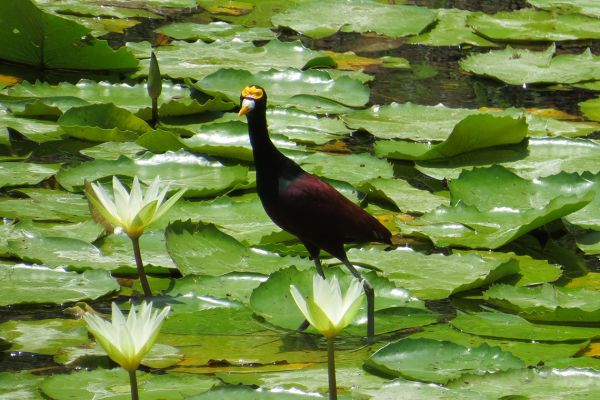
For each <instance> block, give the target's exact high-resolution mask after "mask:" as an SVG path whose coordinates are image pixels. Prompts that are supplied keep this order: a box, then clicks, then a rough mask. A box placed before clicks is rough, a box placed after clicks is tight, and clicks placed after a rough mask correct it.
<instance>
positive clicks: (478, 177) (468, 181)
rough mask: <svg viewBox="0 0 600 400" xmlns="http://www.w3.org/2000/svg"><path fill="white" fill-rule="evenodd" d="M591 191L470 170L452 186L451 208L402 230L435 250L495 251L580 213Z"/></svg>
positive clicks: (572, 181) (563, 179)
mask: <svg viewBox="0 0 600 400" xmlns="http://www.w3.org/2000/svg"><path fill="white" fill-rule="evenodd" d="M484 188H485V189H484ZM517 188H518V189H517ZM592 190H593V187H591V184H590V183H589V182H587V180H584V179H583V178H581V177H579V176H578V175H575V174H566V173H561V174H558V175H553V176H550V177H547V178H540V179H536V180H535V181H528V180H525V179H523V178H520V177H518V176H517V175H515V174H514V173H512V172H510V171H508V170H507V169H505V168H503V167H501V166H493V167H490V168H481V169H474V170H472V171H466V172H464V173H462V174H461V176H460V177H459V178H458V179H456V180H453V181H452V182H451V183H450V194H451V206H443V205H442V206H440V207H438V208H437V209H435V210H434V211H432V212H430V213H427V214H425V215H423V216H422V217H420V218H418V219H417V220H415V221H412V222H410V223H409V224H404V225H402V229H403V231H405V232H413V233H417V232H418V233H420V234H424V235H427V236H429V237H430V238H431V239H432V240H433V241H434V243H436V245H438V246H449V245H460V246H465V247H470V248H491V249H494V248H497V247H500V246H502V245H504V244H506V243H508V242H510V241H512V240H514V239H516V238H518V237H519V236H522V235H523V234H525V233H527V232H529V231H531V230H533V229H535V228H537V227H539V226H542V225H544V224H545V223H548V222H550V221H553V220H555V219H558V218H561V217H563V216H565V215H568V214H570V213H572V212H575V211H577V210H579V209H581V208H583V207H584V206H586V205H587V204H588V203H589V202H590V201H591V200H592V199H593V197H594V195H595V193H594V192H593V191H592Z"/></svg>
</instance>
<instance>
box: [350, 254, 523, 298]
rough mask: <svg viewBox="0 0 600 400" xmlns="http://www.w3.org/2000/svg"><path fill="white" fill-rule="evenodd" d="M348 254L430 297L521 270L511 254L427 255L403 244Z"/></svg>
mask: <svg viewBox="0 0 600 400" xmlns="http://www.w3.org/2000/svg"><path fill="white" fill-rule="evenodd" d="M348 258H349V259H350V260H352V261H353V262H356V263H359V264H363V265H369V266H372V267H375V268H377V269H378V270H380V271H382V272H383V275H384V276H385V277H386V278H388V279H390V280H391V281H392V282H394V283H395V284H396V285H397V286H399V287H403V288H406V289H408V290H410V292H411V293H412V294H413V295H415V296H417V297H419V298H421V299H428V300H433V299H444V298H446V297H448V296H450V295H452V294H456V293H459V292H463V291H465V290H470V289H475V288H478V287H481V286H485V285H489V284H490V283H492V282H494V281H496V280H498V279H502V278H503V277H506V276H509V275H512V274H516V273H518V272H519V267H518V263H517V262H516V261H515V260H513V259H511V258H510V256H507V257H505V258H504V259H496V260H485V259H483V258H481V257H479V256H478V255H476V254H464V255H450V256H444V255H441V254H432V255H425V254H422V253H418V252H416V251H413V250H410V249H409V248H402V247H401V248H397V249H395V250H391V251H383V250H380V249H378V248H372V249H368V250H365V249H351V250H350V251H348Z"/></svg>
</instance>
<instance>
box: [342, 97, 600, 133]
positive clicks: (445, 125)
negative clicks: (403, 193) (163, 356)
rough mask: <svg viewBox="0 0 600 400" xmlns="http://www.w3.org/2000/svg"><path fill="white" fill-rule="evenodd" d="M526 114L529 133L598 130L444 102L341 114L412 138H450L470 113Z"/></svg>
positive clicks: (357, 125)
mask: <svg viewBox="0 0 600 400" xmlns="http://www.w3.org/2000/svg"><path fill="white" fill-rule="evenodd" d="M479 114H486V115H487V114H489V115H492V116H498V117H499V116H511V117H513V118H516V119H518V118H521V117H523V116H525V118H526V122H527V126H528V128H529V130H528V132H527V134H528V135H529V136H559V135H560V136H584V135H588V134H590V133H592V132H595V131H597V130H598V129H599V127H598V126H596V125H595V124H591V123H584V122H576V121H560V120H557V119H553V118H547V117H544V116H540V115H538V114H535V113H533V110H532V112H528V111H527V110H525V109H518V108H508V109H505V110H488V111H486V110H477V109H469V108H449V107H445V106H443V105H441V104H438V105H436V106H425V105H419V104H412V103H404V104H398V103H391V104H389V105H382V106H379V105H377V106H373V107H371V108H369V109H366V110H357V111H352V112H351V113H348V114H346V115H344V116H342V118H343V120H344V122H346V124H348V126H350V127H351V128H353V129H365V130H367V131H369V132H370V133H371V134H372V135H374V136H376V137H378V138H381V139H408V140H413V141H436V142H441V141H444V140H447V139H448V137H449V136H450V134H451V133H452V131H453V130H454V127H455V126H456V124H458V123H459V122H460V121H461V120H463V119H464V118H466V117H468V116H469V115H479Z"/></svg>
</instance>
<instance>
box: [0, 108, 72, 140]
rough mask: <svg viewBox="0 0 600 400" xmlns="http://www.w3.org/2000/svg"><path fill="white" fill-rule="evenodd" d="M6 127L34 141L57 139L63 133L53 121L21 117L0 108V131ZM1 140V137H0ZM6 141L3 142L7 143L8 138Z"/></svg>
mask: <svg viewBox="0 0 600 400" xmlns="http://www.w3.org/2000/svg"><path fill="white" fill-rule="evenodd" d="M6 128H11V129H14V130H15V131H17V132H19V133H20V134H21V135H23V136H25V137H26V138H27V139H29V140H31V141H33V142H36V143H45V142H51V141H54V140H59V139H61V138H62V136H63V135H64V132H63V130H62V129H61V128H60V127H59V126H58V124H57V123H56V122H54V121H47V120H43V119H33V118H21V117H17V116H15V115H14V114H12V113H9V112H7V111H5V110H0V132H2V131H5V130H6ZM5 133H6V132H5ZM1 141H2V139H0V142H1ZM6 142H7V143H5V144H7V145H8V138H7V140H6Z"/></svg>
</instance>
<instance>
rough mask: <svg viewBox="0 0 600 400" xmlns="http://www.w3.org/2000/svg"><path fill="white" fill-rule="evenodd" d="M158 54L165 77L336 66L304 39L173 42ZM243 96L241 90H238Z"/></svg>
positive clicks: (143, 65) (143, 67) (144, 65)
mask: <svg viewBox="0 0 600 400" xmlns="http://www.w3.org/2000/svg"><path fill="white" fill-rule="evenodd" d="M157 57H158V59H159V61H160V70H161V72H162V74H163V76H169V77H171V78H194V79H201V78H203V77H205V76H207V75H210V74H212V73H213V72H216V71H217V70H218V69H219V68H223V67H226V68H238V69H244V70H247V71H250V72H253V73H256V72H258V71H264V70H269V69H271V68H289V67H293V68H299V69H303V68H310V67H313V66H318V67H335V62H334V61H333V59H331V57H328V56H326V55H325V54H324V53H321V52H318V51H315V50H310V49H308V48H306V47H304V45H302V43H301V42H299V41H296V42H281V41H279V40H272V41H270V42H269V43H267V44H266V45H265V46H262V47H256V46H254V45H253V44H252V43H247V42H241V41H239V40H232V41H230V42H223V41H219V42H214V43H210V44H207V43H204V42H202V41H197V42H194V43H187V42H182V41H179V42H172V43H171V44H170V45H168V46H161V47H159V48H158V53H157ZM148 64H149V60H143V61H142V62H141V66H140V72H139V73H140V74H144V73H145V72H144V71H148ZM238 98H239V93H238Z"/></svg>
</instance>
